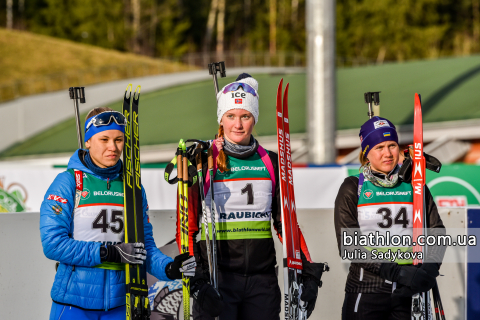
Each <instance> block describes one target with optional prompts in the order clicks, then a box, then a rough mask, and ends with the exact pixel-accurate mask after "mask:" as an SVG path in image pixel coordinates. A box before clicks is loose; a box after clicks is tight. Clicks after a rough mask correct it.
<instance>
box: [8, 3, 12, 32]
mask: <svg viewBox="0 0 480 320" xmlns="http://www.w3.org/2000/svg"><path fill="white" fill-rule="evenodd" d="M7 29H13V0H7Z"/></svg>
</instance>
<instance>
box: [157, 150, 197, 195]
mask: <svg viewBox="0 0 480 320" xmlns="http://www.w3.org/2000/svg"><path fill="white" fill-rule="evenodd" d="M181 154H182V151H181V150H179V149H177V152H176V153H175V157H173V159H172V161H170V162H169V163H168V164H167V167H166V168H165V173H164V178H165V181H167V182H168V183H169V184H176V183H177V182H178V177H175V178H172V179H170V175H171V174H172V172H173V169H174V168H175V165H176V164H177V156H178V155H181ZM187 160H188V159H187ZM188 177H191V178H192V182H190V181H189V182H188V186H189V187H191V186H192V185H193V184H195V183H196V182H197V169H195V167H194V166H193V164H192V163H191V162H190V160H188Z"/></svg>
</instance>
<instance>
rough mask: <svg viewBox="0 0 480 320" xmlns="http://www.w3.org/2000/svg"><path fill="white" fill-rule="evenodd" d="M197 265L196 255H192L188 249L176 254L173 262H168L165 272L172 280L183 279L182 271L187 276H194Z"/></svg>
mask: <svg viewBox="0 0 480 320" xmlns="http://www.w3.org/2000/svg"><path fill="white" fill-rule="evenodd" d="M196 265H197V264H196V262H195V257H193V256H192V257H190V253H189V252H188V251H187V252H184V253H182V254H180V255H178V256H176V257H175V259H173V262H170V263H169V264H167V266H166V267H165V273H166V274H167V277H168V278H170V279H172V280H175V279H182V273H183V274H184V275H185V276H187V277H193V276H194V275H195V266H196Z"/></svg>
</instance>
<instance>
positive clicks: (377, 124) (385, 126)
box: [359, 117, 398, 157]
mask: <svg viewBox="0 0 480 320" xmlns="http://www.w3.org/2000/svg"><path fill="white" fill-rule="evenodd" d="M359 136H360V142H361V143H362V152H363V155H364V156H365V157H366V156H367V155H368V153H369V152H370V150H372V148H373V147H374V146H376V145H377V144H379V143H382V142H384V141H395V142H396V143H398V135H397V130H396V128H395V126H394V125H393V123H391V122H390V121H388V120H387V119H385V118H380V117H373V118H372V119H370V120H368V121H367V122H365V123H364V124H363V125H362V127H361V128H360V134H359Z"/></svg>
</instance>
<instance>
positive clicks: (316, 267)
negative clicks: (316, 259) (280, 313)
mask: <svg viewBox="0 0 480 320" xmlns="http://www.w3.org/2000/svg"><path fill="white" fill-rule="evenodd" d="M328 270H330V268H329V267H328V264H327V263H308V262H307V263H304V264H303V271H302V282H303V288H302V295H301V296H300V300H301V301H300V308H302V307H303V308H304V307H305V303H306V308H307V318H309V317H310V315H311V314H312V312H313V309H315V303H316V302H317V295H318V288H321V287H322V281H321V280H320V279H321V278H322V274H323V272H324V271H328Z"/></svg>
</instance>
